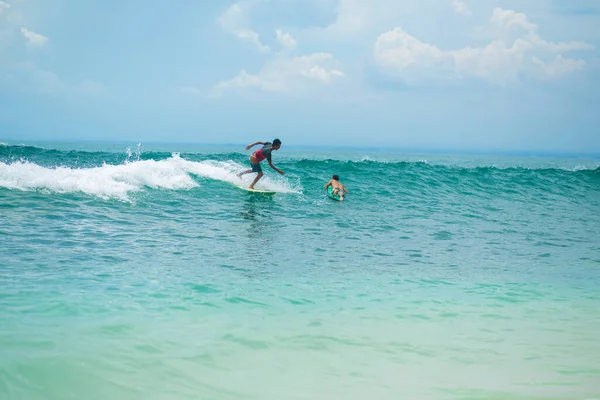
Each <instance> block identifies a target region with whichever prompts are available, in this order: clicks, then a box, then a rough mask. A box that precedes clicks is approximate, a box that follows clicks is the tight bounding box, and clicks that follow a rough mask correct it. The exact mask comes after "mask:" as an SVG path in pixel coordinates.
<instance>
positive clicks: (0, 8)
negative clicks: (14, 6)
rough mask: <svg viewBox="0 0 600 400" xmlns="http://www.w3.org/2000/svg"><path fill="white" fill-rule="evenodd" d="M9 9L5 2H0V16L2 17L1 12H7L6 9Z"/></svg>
mask: <svg viewBox="0 0 600 400" xmlns="http://www.w3.org/2000/svg"><path fill="white" fill-rule="evenodd" d="M9 8H10V4H8V3H7V2H5V1H0V15H2V12H3V11H4V10H7V9H9Z"/></svg>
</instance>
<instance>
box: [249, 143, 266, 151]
mask: <svg viewBox="0 0 600 400" xmlns="http://www.w3.org/2000/svg"><path fill="white" fill-rule="evenodd" d="M257 144H262V145H264V144H265V142H255V143H252V144H249V145H248V146H246V150H250V149H251V148H252V147H254V146H256V145H257Z"/></svg>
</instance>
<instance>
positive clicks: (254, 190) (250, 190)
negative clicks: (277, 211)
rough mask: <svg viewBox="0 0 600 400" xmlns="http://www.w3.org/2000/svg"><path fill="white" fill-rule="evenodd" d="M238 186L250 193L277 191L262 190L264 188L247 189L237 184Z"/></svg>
mask: <svg viewBox="0 0 600 400" xmlns="http://www.w3.org/2000/svg"><path fill="white" fill-rule="evenodd" d="M237 187H238V188H240V189H242V190H245V191H246V192H250V193H262V194H275V193H277V192H274V191H272V190H264V189H248V188H247V187H241V186H237Z"/></svg>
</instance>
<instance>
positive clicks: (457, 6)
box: [452, 0, 473, 16]
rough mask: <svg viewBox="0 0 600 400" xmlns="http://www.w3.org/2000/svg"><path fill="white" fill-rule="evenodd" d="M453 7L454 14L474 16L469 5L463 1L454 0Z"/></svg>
mask: <svg viewBox="0 0 600 400" xmlns="http://www.w3.org/2000/svg"><path fill="white" fill-rule="evenodd" d="M452 6H453V7H454V12H456V13H457V14H461V15H466V16H469V15H473V12H472V11H471V10H470V9H469V7H467V5H466V4H465V3H464V2H462V1H461V0H454V1H453V2H452Z"/></svg>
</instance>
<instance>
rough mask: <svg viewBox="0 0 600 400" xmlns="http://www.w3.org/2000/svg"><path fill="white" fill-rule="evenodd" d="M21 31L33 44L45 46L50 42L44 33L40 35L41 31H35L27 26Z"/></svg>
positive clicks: (29, 42) (30, 43)
mask: <svg viewBox="0 0 600 400" xmlns="http://www.w3.org/2000/svg"><path fill="white" fill-rule="evenodd" d="M21 33H22V34H23V36H24V37H25V39H27V42H28V44H29V45H31V46H43V45H45V44H46V43H48V38H47V37H46V36H44V35H40V34H39V33H35V32H33V31H30V30H28V29H25V28H21Z"/></svg>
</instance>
